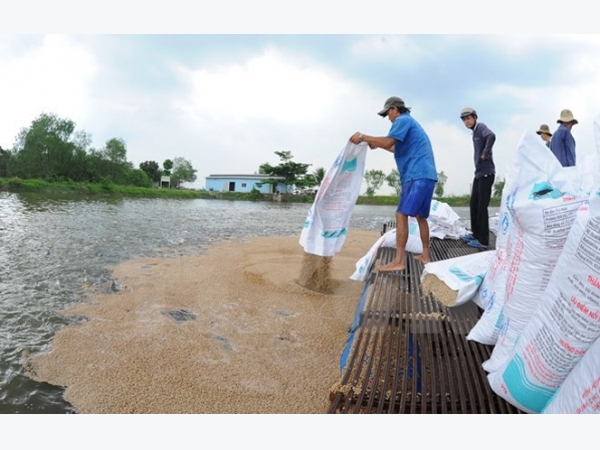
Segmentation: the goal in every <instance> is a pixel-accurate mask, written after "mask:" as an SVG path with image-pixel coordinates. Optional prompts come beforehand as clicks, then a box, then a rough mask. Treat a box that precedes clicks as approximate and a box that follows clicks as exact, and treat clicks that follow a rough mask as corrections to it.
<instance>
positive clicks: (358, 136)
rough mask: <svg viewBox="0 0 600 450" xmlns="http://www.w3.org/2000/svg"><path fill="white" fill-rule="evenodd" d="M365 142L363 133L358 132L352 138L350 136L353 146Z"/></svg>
mask: <svg viewBox="0 0 600 450" xmlns="http://www.w3.org/2000/svg"><path fill="white" fill-rule="evenodd" d="M362 141H363V136H362V133H360V132H358V131H357V132H356V133H354V134H353V135H352V136H350V142H352V143H353V144H360V143H361V142H362Z"/></svg>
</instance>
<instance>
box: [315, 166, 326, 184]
mask: <svg viewBox="0 0 600 450" xmlns="http://www.w3.org/2000/svg"><path fill="white" fill-rule="evenodd" d="M325 174H326V172H325V168H324V167H317V168H316V169H315V170H314V171H313V173H312V175H313V177H314V178H315V183H316V185H317V186H320V185H321V183H322V182H323V179H324V178H325Z"/></svg>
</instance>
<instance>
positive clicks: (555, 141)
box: [550, 109, 579, 167]
mask: <svg viewBox="0 0 600 450" xmlns="http://www.w3.org/2000/svg"><path fill="white" fill-rule="evenodd" d="M556 122H557V123H559V124H560V125H559V126H558V129H557V130H556V131H555V132H554V136H552V142H551V143H550V150H552V153H554V155H555V156H556V157H557V158H558V160H559V161H560V163H561V164H562V166H563V167H570V166H574V165H575V139H574V138H573V135H572V134H571V128H573V125H575V124H577V123H579V122H577V120H576V119H575V118H574V117H573V113H572V112H571V111H570V110H568V109H563V110H562V111H561V112H560V119H558V120H557V121H556Z"/></svg>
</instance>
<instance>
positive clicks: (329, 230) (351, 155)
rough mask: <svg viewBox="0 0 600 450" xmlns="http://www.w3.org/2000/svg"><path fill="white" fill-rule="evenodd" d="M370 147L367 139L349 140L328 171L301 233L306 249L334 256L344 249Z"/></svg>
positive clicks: (301, 243) (316, 253) (310, 251)
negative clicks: (359, 141) (365, 140)
mask: <svg viewBox="0 0 600 450" xmlns="http://www.w3.org/2000/svg"><path fill="white" fill-rule="evenodd" d="M368 150H369V146H368V145H367V144H366V143H361V144H358V145H355V144H353V143H352V142H350V141H348V143H347V144H346V145H345V147H344V148H343V149H342V150H341V152H340V154H339V155H338V157H337V158H336V159H335V161H334V163H333V165H332V166H331V167H330V168H329V169H328V170H327V172H326V173H325V177H324V178H323V182H322V183H321V186H320V187H319V191H318V192H317V195H316V196H315V200H314V202H313V205H312V206H311V208H310V209H309V211H308V214H307V217H306V221H305V222H304V228H303V229H302V232H301V234H300V245H302V247H304V251H305V252H306V253H312V254H313V255H319V256H334V255H335V254H336V253H338V252H339V251H340V250H341V249H342V247H343V245H344V241H345V240H346V235H347V233H348V225H349V223H350V218H351V217H352V211H353V209H354V205H355V204H356V199H357V198H358V195H359V194H360V188H361V185H362V182H363V176H364V172H365V160H366V157H367V152H368Z"/></svg>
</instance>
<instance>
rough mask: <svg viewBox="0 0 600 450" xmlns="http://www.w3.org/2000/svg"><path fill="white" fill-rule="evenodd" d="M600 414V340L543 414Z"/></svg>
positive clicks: (548, 404)
mask: <svg viewBox="0 0 600 450" xmlns="http://www.w3.org/2000/svg"><path fill="white" fill-rule="evenodd" d="M598 413H600V339H596V340H595V341H594V343H593V344H592V346H591V347H590V348H589V349H588V351H587V352H585V355H583V357H582V358H581V359H580V360H579V362H578V363H577V364H575V367H574V368H573V370H571V372H569V375H567V378H565V381H563V383H562V384H561V385H560V387H559V388H558V390H557V391H556V393H555V394H554V395H553V396H552V398H551V399H550V400H549V401H548V403H547V404H546V407H545V408H544V409H543V410H542V414H598Z"/></svg>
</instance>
